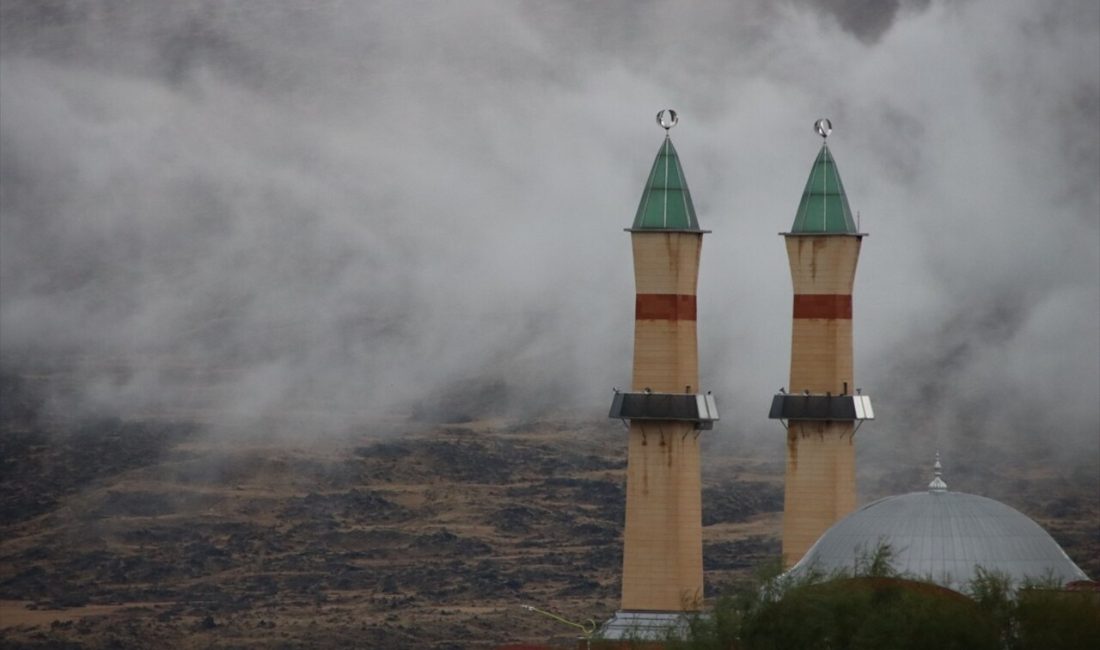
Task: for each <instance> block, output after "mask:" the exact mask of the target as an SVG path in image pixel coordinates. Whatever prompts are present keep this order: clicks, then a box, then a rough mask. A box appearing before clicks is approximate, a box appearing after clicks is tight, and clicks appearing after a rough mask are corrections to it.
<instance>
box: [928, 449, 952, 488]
mask: <svg viewBox="0 0 1100 650" xmlns="http://www.w3.org/2000/svg"><path fill="white" fill-rule="evenodd" d="M932 473H933V474H935V478H933V479H932V482H931V483H929V484H928V491H929V492H946V491H947V483H944V481H943V465H941V464H940V450H938V449H937V450H936V462H935V463H933V464H932Z"/></svg>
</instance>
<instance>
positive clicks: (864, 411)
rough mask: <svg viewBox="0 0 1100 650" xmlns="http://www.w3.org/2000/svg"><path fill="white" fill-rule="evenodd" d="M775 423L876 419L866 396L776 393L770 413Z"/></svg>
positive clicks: (869, 400)
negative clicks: (782, 421)
mask: <svg viewBox="0 0 1100 650" xmlns="http://www.w3.org/2000/svg"><path fill="white" fill-rule="evenodd" d="M768 417H769V418H771V419H772V420H840V421H843V420H874V419H875V411H874V409H873V408H871V398H870V397H868V396H867V395H830V394H828V393H826V394H824V395H815V394H811V393H808V392H806V393H801V394H793V395H790V394H787V393H783V392H780V393H777V394H776V395H775V397H773V398H772V408H771V411H770V412H769V413H768Z"/></svg>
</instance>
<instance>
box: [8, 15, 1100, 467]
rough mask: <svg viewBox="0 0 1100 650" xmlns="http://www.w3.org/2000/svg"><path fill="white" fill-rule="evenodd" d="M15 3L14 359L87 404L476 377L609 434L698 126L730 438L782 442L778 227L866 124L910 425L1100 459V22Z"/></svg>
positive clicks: (441, 388) (431, 399)
mask: <svg viewBox="0 0 1100 650" xmlns="http://www.w3.org/2000/svg"><path fill="white" fill-rule="evenodd" d="M0 18H2V31H0V180H2V188H0V189H2V192H0V209H2V212H0V216H2V222H0V229H2V230H0V344H2V353H3V355H2V359H3V364H4V365H5V367H6V368H8V369H20V368H22V369H26V368H31V367H33V368H39V369H42V368H44V367H47V366H49V365H51V364H53V363H57V362H58V361H57V360H58V359H60V360H61V361H60V363H61V364H62V365H63V366H64V367H66V368H68V369H69V371H70V372H71V373H75V375H71V376H75V377H76V379H77V382H76V387H75V391H72V390H69V389H64V387H62V386H59V385H56V386H52V387H50V390H51V392H52V394H53V396H54V402H53V403H54V405H55V406H57V407H58V408H63V409H66V410H67V412H70V413H74V412H77V413H78V412H88V411H96V410H98V411H106V412H112V411H114V410H121V411H122V412H126V413H148V412H156V411H160V412H188V411H198V410H201V412H203V413H204V414H206V415H207V416H209V417H212V418H215V419H225V420H235V421H241V422H248V421H253V420H259V419H263V418H265V417H266V416H271V415H279V414H284V413H287V412H294V413H296V414H299V415H302V414H305V415H306V416H307V421H308V420H309V418H312V417H313V416H314V415H316V420H315V421H316V422H317V424H316V426H317V428H318V429H321V428H324V427H326V426H328V425H327V424H325V421H326V418H328V419H332V418H335V419H336V420H340V419H350V420H354V419H357V418H361V417H369V416H380V415H382V414H385V413H391V412H400V411H403V410H406V409H407V408H408V405H409V404H410V403H415V402H426V403H436V402H438V401H439V400H440V399H441V396H446V395H447V394H454V391H455V390H462V389H470V387H474V388H477V389H480V390H482V392H483V393H486V392H487V393H490V394H494V395H500V396H501V401H502V402H503V403H504V404H505V405H506V407H507V408H508V409H509V410H510V411H511V412H512V413H515V414H520V415H522V414H525V413H537V412H539V409H542V408H545V407H546V406H547V405H552V406H559V407H563V408H569V409H579V412H580V413H591V414H593V417H602V415H603V413H604V412H605V409H606V405H607V403H608V402H609V397H610V389H611V387H612V386H626V385H628V384H629V377H630V364H631V350H632V336H633V332H632V322H633V289H634V288H633V276H632V268H631V258H630V245H629V236H628V235H627V234H626V233H624V232H623V231H622V229H623V228H624V227H627V226H629V225H630V223H631V220H632V218H633V215H634V211H635V210H636V208H637V202H638V200H639V197H640V194H641V190H642V186H643V184H644V181H645V177H646V172H647V171H648V169H649V167H650V165H651V164H652V161H653V157H654V155H655V154H656V152H657V149H658V147H659V145H660V143H661V139H662V137H663V132H662V131H661V130H660V129H659V128H658V127H657V126H656V124H655V123H654V115H655V114H656V112H657V111H658V110H660V109H662V108H675V109H676V110H677V111H679V112H680V115H681V118H682V119H681V122H680V125H679V126H677V127H676V128H675V129H674V130H673V131H672V136H673V140H674V142H675V143H676V146H677V149H678V150H679V152H680V156H681V160H682V163H683V166H684V169H685V173H686V176H687V179H688V182H689V183H690V186H691V190H692V195H693V197H694V200H695V205H696V208H697V210H698V213H699V219H700V222H701V224H702V225H703V227H704V228H708V229H711V230H713V233H712V234H710V235H707V236H706V239H705V241H704V246H703V258H702V268H701V274H700V288H699V328H700V342H701V343H700V346H701V357H702V364H701V365H702V372H703V381H704V387H705V388H708V389H712V390H713V391H714V392H715V394H717V395H718V396H719V400H720V404H721V405H722V407H723V410H724V415H725V419H724V422H723V426H724V427H726V429H727V430H729V431H735V430H736V431H745V432H753V431H763V430H771V428H774V427H776V426H777V425H775V424H774V423H770V422H768V421H767V419H766V414H767V410H768V405H769V403H770V397H771V395H772V394H773V393H774V392H775V390H776V389H778V388H779V387H780V386H784V385H785V384H786V382H787V375H788V370H789V346H790V312H791V286H790V278H789V274H788V270H787V260H786V255H785V251H784V247H783V242H782V238H780V237H779V236H777V233H779V232H780V231H783V230H786V229H787V228H789V226H790V224H791V222H792V221H793V218H794V213H795V209H796V207H797V205H798V201H799V198H800V195H801V192H802V189H803V186H804V184H805V182H806V177H807V175H808V173H809V170H810V165H811V163H812V162H813V160H814V158H815V156H816V154H817V150H818V147H819V146H820V138H819V137H818V136H817V135H815V134H814V132H813V129H812V125H813V122H814V120H815V119H817V118H819V117H829V118H831V119H832V122H833V125H834V131H833V135H832V137H831V138H830V146H831V148H832V151H833V154H834V156H835V158H836V160H837V163H838V165H839V168H840V172H841V176H842V178H843V180H844V183H845V186H846V189H847V191H848V197H849V201H850V203H851V205H852V208H853V210H856V211H858V212H859V213H860V216H861V226H862V229H863V230H865V231H867V232H869V233H870V237H869V238H867V239H866V240H865V241H864V247H863V254H862V257H861V259H860V264H859V269H858V272H857V279H856V286H855V299H854V303H855V307H854V313H855V333H856V334H855V336H856V376H857V381H856V383H857V384H858V385H861V386H862V387H863V388H864V390H865V392H867V393H869V394H871V395H872V397H873V398H874V400H875V404H876V407H877V412H878V415H879V420H878V421H877V422H876V423H875V424H874V425H871V426H872V427H873V431H872V434H873V435H874V436H875V437H876V438H878V439H885V440H898V441H901V440H904V441H907V444H910V445H913V444H914V441H916V443H915V444H916V447H915V449H916V450H917V451H918V452H919V453H926V450H927V449H929V448H931V447H933V446H935V445H942V444H946V439H947V438H952V437H954V436H962V437H966V438H970V437H974V438H978V439H981V438H983V437H991V436H1005V435H1012V436H1026V437H1028V438H1030V439H1038V440H1044V439H1045V440H1049V441H1050V442H1051V445H1052V447H1054V448H1056V449H1061V450H1072V453H1074V454H1076V453H1078V450H1079V449H1081V445H1082V444H1083V445H1084V448H1085V449H1087V450H1089V452H1090V454H1092V457H1094V458H1095V457H1096V454H1097V450H1096V446H1097V444H1100V443H1098V442H1097V437H1098V436H1097V434H1098V432H1100V406H1098V403H1100V189H1098V180H1097V179H1098V178H1100V65H1098V63H1097V62H1098V61H1100V3H1096V2H1093V1H1091V0H1082V1H1077V2H1074V1H1059V2H1034V1H1033V0H941V1H936V0H931V1H930V0H925V1H901V0H898V1H894V2H889V1H883V2H878V1H871V0H862V1H844V0H818V1H812V0H787V1H785V2H784V1H777V2H771V1H765V0H745V1H741V2H734V3H728V2H714V3H697V2H693V3H685V2H633V1H631V2H627V1H622V2H554V3H550V2H472V1H471V2H434V3H428V2H393V3H384V2H372V3H359V2H339V1H335V0H333V1H320V2H299V1H289V0H288V1H286V2H278V1H271V0H263V1H260V0H255V1H243V2H225V1H223V0H205V1H204V0H190V1H183V0H171V1H169V0H164V1H162V2H152V1H148V2H120V1H118V0H101V1H98V2H96V1H87V2H75V1H70V2H65V1H61V0H45V1H44V0H5V2H4V3H3V5H2V9H0ZM47 386H50V384H47ZM475 392H476V391H475ZM861 435H863V434H861ZM868 435H871V434H868Z"/></svg>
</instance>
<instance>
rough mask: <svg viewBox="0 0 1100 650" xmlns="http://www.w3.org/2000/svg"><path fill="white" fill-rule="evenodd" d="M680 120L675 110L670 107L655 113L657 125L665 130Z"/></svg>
mask: <svg viewBox="0 0 1100 650" xmlns="http://www.w3.org/2000/svg"><path fill="white" fill-rule="evenodd" d="M679 121H680V116H679V115H677V114H676V111H674V110H672V109H671V108H667V109H665V110H663V111H661V112H659V113H657V126H659V127H661V128H662V129H664V130H665V131H666V132H667V131H668V130H669V129H671V128H672V127H674V126H676V123H677V122H679Z"/></svg>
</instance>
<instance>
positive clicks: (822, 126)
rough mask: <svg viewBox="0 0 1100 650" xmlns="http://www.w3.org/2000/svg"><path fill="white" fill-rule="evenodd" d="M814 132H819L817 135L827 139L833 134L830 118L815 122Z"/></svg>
mask: <svg viewBox="0 0 1100 650" xmlns="http://www.w3.org/2000/svg"><path fill="white" fill-rule="evenodd" d="M814 131H817V134H818V135H820V136H821V137H823V138H827V137H829V134H830V133H832V132H833V123H832V122H830V121H829V118H827V117H823V118H821V119H820V120H818V121H816V122H814Z"/></svg>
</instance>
